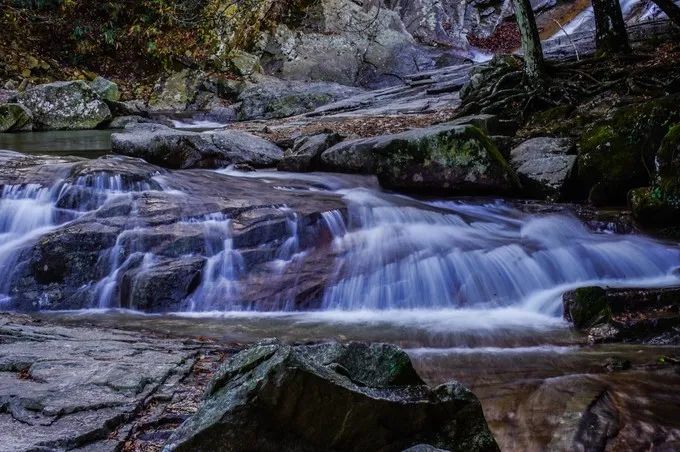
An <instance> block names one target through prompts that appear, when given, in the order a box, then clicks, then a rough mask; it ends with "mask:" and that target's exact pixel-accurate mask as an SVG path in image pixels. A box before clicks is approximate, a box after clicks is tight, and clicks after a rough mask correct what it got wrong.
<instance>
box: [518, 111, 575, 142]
mask: <svg viewBox="0 0 680 452" xmlns="http://www.w3.org/2000/svg"><path fill="white" fill-rule="evenodd" d="M574 110H575V108H574V106H573V105H560V106H557V107H553V108H550V109H548V110H545V111H541V112H538V113H535V114H533V115H532V116H531V118H530V119H529V122H528V123H527V125H526V127H525V128H524V131H523V133H522V136H524V137H530V136H545V135H550V136H553V135H555V136H562V137H564V136H571V135H573V133H574V130H576V129H578V128H580V127H582V126H583V122H584V118H583V117H581V116H579V115H574V114H573V113H574Z"/></svg>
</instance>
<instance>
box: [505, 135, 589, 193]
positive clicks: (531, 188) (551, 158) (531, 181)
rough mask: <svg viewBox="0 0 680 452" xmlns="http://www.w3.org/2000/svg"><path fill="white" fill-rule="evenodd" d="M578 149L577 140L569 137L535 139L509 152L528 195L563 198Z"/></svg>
mask: <svg viewBox="0 0 680 452" xmlns="http://www.w3.org/2000/svg"><path fill="white" fill-rule="evenodd" d="M575 152H576V149H575V147H574V142H573V141H572V140H570V139H568V138H550V137H539V138H532V139H530V140H527V141H525V142H524V143H522V144H520V145H519V146H517V147H516V148H514V149H513V150H512V151H511V152H510V164H511V165H512V166H513V167H514V168H515V170H516V171H517V174H518V175H519V177H520V179H521V180H522V182H523V184H524V186H525V189H526V190H527V194H529V195H532V196H549V197H553V198H560V197H563V196H564V195H565V194H566V191H567V189H568V183H569V181H570V177H571V176H572V173H573V169H574V165H575V164H576V155H575Z"/></svg>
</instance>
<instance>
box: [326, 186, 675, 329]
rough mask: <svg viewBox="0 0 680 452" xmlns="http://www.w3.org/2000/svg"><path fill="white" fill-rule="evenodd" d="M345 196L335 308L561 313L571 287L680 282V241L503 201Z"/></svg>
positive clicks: (334, 227) (337, 242) (330, 297)
mask: <svg viewBox="0 0 680 452" xmlns="http://www.w3.org/2000/svg"><path fill="white" fill-rule="evenodd" d="M344 196H345V199H346V200H347V202H348V205H349V215H348V217H349V218H348V222H347V224H344V223H343V222H342V221H341V220H340V219H339V217H338V215H327V216H326V217H325V219H326V221H327V223H328V225H329V226H328V227H329V229H330V230H331V231H333V232H334V236H335V238H334V241H333V246H334V249H335V252H336V253H337V254H338V255H339V256H340V257H339V258H338V264H337V271H336V275H335V277H334V281H333V283H332V284H331V285H329V287H328V289H327V290H326V292H325V294H324V299H323V307H324V309H327V310H366V309H368V310H394V309H434V310H436V309H452V308H496V307H508V306H513V307H521V308H523V309H526V310H528V311H532V312H537V313H544V314H548V315H553V316H554V315H559V314H560V313H561V303H560V297H559V296H560V295H561V293H562V292H563V291H566V290H568V289H570V288H574V287H579V286H585V285H610V286H619V287H620V286H635V285H642V286H647V285H652V286H657V285H659V286H663V285H672V284H677V283H678V281H679V276H678V265H679V263H680V252H679V251H678V249H677V248H676V247H674V246H671V245H666V244H663V243H660V242H656V241H654V240H651V239H648V238H645V237H642V236H635V235H620V234H612V233H607V232H604V233H597V232H594V231H591V230H588V229H587V228H586V227H585V226H584V225H583V224H582V223H581V222H580V221H578V220H577V219H576V218H574V217H572V216H569V215H565V214H542V215H531V214H525V213H522V212H521V211H519V210H517V209H516V208H513V207H511V206H510V205H509V204H507V203H505V202H502V201H497V202H490V203H483V204H476V203H466V202H460V201H436V202H429V203H418V202H414V201H413V200H410V199H408V198H403V197H392V199H389V198H386V197H384V196H380V195H378V194H376V193H374V192H370V191H366V190H349V191H344Z"/></svg>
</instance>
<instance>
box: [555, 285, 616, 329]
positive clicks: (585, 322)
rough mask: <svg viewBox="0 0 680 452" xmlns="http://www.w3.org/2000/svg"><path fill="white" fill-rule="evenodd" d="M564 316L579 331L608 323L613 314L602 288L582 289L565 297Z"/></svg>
mask: <svg viewBox="0 0 680 452" xmlns="http://www.w3.org/2000/svg"><path fill="white" fill-rule="evenodd" d="M564 316H565V317H566V319H567V320H570V321H571V322H572V323H573V324H574V326H575V327H576V328H578V329H585V328H590V327H593V326H595V325H600V324H604V323H608V322H609V321H610V320H611V317H612V313H611V308H610V306H609V304H608V303H607V292H606V291H605V289H603V288H602V287H582V288H580V289H576V290H573V291H571V292H568V293H566V294H565V295H564Z"/></svg>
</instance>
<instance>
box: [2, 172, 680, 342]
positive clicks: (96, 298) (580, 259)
mask: <svg viewBox="0 0 680 452" xmlns="http://www.w3.org/2000/svg"><path fill="white" fill-rule="evenodd" d="M95 162H96V161H95ZM105 162H109V163H111V162H113V163H114V164H113V165H109V166H105V165H104V163H97V164H96V165H94V167H93V168H92V169H89V167H87V166H85V167H82V168H81V167H78V168H79V169H78V171H77V172H74V171H73V170H71V173H75V174H71V173H69V172H68V171H65V170H64V169H63V168H56V169H55V173H54V174H53V175H52V177H51V178H50V179H49V180H50V182H49V183H45V184H14V185H5V186H4V187H3V189H2V192H1V195H0V196H1V197H0V267H1V268H2V269H3V273H2V277H1V278H0V292H1V293H2V294H3V296H2V300H3V305H4V306H6V307H9V308H11V307H12V306H13V305H12V300H13V298H14V297H16V295H20V294H16V292H17V290H18V289H16V287H17V284H18V283H19V282H20V281H25V280H26V275H27V274H28V275H29V276H30V275H32V274H35V273H36V272H37V273H39V274H41V275H42V273H40V272H41V271H43V273H44V274H45V275H44V276H40V278H42V280H48V282H49V281H52V280H54V281H60V279H59V278H62V276H59V275H53V273H50V272H52V271H58V270H59V268H60V267H59V264H58V263H55V262H52V261H44V260H41V259H42V258H41V256H42V255H43V254H44V253H46V252H50V248H49V247H48V248H47V250H46V251H45V250H44V249H43V248H41V246H42V245H41V243H43V242H45V238H47V237H49V238H50V239H49V240H47V242H46V243H55V245H51V246H57V247H59V246H61V245H59V240H60V239H59V236H58V235H57V236H54V234H57V233H59V232H60V231H63V230H68V231H69V233H70V234H71V235H69V236H67V237H73V236H74V235H73V234H75V237H80V236H79V235H78V234H82V232H80V228H85V229H84V230H86V231H88V232H87V234H88V235H83V236H82V239H84V240H85V242H84V243H83V244H82V247H85V248H83V249H82V250H81V244H80V242H78V241H76V242H74V244H73V245H71V246H73V247H74V249H73V250H64V252H65V253H71V252H72V253H75V254H76V258H75V259H81V258H80V257H78V256H80V254H83V255H84V256H85V257H86V258H87V259H89V261H88V262H90V263H89V264H87V267H83V270H84V271H85V273H87V274H88V275H91V276H86V277H85V276H84V277H80V279H78V278H79V276H80V275H75V276H74V277H72V280H73V281H75V282H73V283H70V282H69V280H68V279H67V280H65V282H64V283H63V284H72V285H75V284H77V287H70V288H69V287H67V286H64V288H65V289H70V290H72V293H73V295H70V297H72V298H74V299H77V300H79V301H78V303H77V304H76V306H77V307H85V308H91V309H118V308H125V309H139V310H142V311H146V312H149V311H151V312H168V311H174V312H185V313H193V314H196V315H203V316H205V315H223V314H224V313H238V312H244V313H247V314H248V315H252V316H257V315H261V313H276V312H278V313H281V315H282V316H286V315H290V314H295V313H302V312H307V313H308V314H309V316H310V319H311V320H313V321H315V319H320V318H323V319H325V321H332V322H335V321H337V322H340V323H347V322H350V323H351V322H352V321H356V322H357V323H366V322H369V323H370V322H375V321H378V322H379V321H381V320H382V319H390V322H392V323H395V322H396V323H398V319H399V317H400V316H404V318H405V319H409V318H413V319H418V321H417V322H418V323H420V324H428V323H429V324H431V326H432V328H433V329H438V328H440V326H441V325H444V324H445V325H448V327H452V326H453V325H456V328H458V329H465V328H466V325H475V327H476V328H478V329H481V330H486V329H502V328H503V327H504V326H503V325H505V326H506V327H508V328H511V329H513V328H516V327H517V325H518V324H524V325H532V328H533V327H538V326H537V325H539V324H543V325H545V326H546V327H547V328H553V327H554V326H555V324H556V323H555V322H561V311H562V304H561V295H562V293H563V292H565V291H567V290H570V289H573V288H576V287H580V286H588V285H607V286H615V287H633V286H640V287H662V286H670V285H677V284H680V275H679V271H678V267H679V266H680V249H679V248H678V247H677V246H676V245H674V244H670V243H664V242H661V241H657V240H654V239H651V238H648V237H645V236H642V235H636V234H618V233H614V232H613V231H612V230H610V229H608V228H607V227H604V228H600V229H593V228H592V227H588V226H586V225H585V224H584V223H583V221H581V220H580V219H578V218H577V217H576V216H575V215H574V214H572V213H570V211H569V210H568V209H567V208H553V207H550V206H544V208H543V209H538V210H537V211H532V210H531V208H529V207H527V206H522V205H521V204H520V203H513V202H509V201H504V200H420V199H415V198H412V197H408V196H401V195H396V194H391V193H386V192H383V191H381V190H380V189H378V188H377V187H376V185H375V182H374V181H372V180H370V179H367V178H359V177H356V176H342V175H328V174H321V173H318V174H304V175H300V174H292V173H283V172H276V171H255V172H241V171H236V170H234V169H230V168H227V169H223V170H217V171H199V172H196V171H193V172H187V173H186V175H184V173H181V174H180V173H176V175H175V176H171V175H168V174H155V175H154V173H150V174H149V175H147V176H143V177H142V176H140V175H139V174H137V175H135V174H128V173H123V172H120V171H116V170H115V166H116V165H115V162H117V161H116V160H105ZM78 164H79V165H80V163H78ZM102 165H104V166H102ZM100 168H107V169H106V170H101V169H100ZM45 171H49V169H44V170H41V172H45ZM213 178H217V179H214V180H213ZM202 180H205V181H207V182H209V183H211V184H216V185H214V186H215V187H217V186H222V185H223V184H225V183H229V184H233V186H234V187H240V186H242V185H243V186H244V187H246V185H244V184H264V185H252V186H250V185H249V186H250V187H251V188H253V187H254V188H256V189H258V190H263V189H265V188H266V190H268V191H267V193H270V194H269V195H264V198H267V197H271V198H272V199H262V200H260V197H259V196H258V197H257V202H258V204H257V205H255V206H254V207H253V206H251V203H252V201H245V200H239V196H245V195H244V194H240V195H239V194H238V193H239V192H235V193H236V195H235V198H236V199H234V200H232V201H230V204H228V207H220V205H221V204H220V203H223V198H220V197H217V198H211V197H210V193H211V192H210V191H209V190H208V191H206V192H205V193H204V192H203V191H202V190H205V188H204V187H203V184H202V183H201V181H202ZM211 186H212V185H211ZM263 187H264V188H263ZM244 190H246V191H247V190H249V189H247V188H244ZM244 193H245V192H244ZM274 195H276V196H274ZM309 196H312V197H309ZM274 198H276V199H274ZM305 200H308V201H305ZM309 200H315V201H314V202H320V203H321V204H318V206H317V207H315V208H313V209H307V211H306V210H305V208H304V207H301V206H304V202H309ZM282 201H283V202H282ZM329 203H331V204H333V205H338V206H339V205H342V206H344V207H342V208H326V207H324V206H325V205H327V204H328V205H331V204H329ZM50 240H52V242H50ZM55 240H56V242H55ZM78 240H80V239H78ZM90 242H92V244H90ZM100 242H101V244H99V243H100ZM93 247H94V248H93ZM58 249H60V248H57V250H58ZM78 253H80V254H78ZM88 253H89V254H88ZM92 253H94V254H92ZM64 257H65V259H66V260H67V261H68V259H70V258H71V256H69V255H66V256H64ZM35 262H37V263H35ZM78 262H80V261H76V264H78V265H81V264H79V263H78ZM38 265H44V269H41V268H39V267H38V268H37V269H36V266H38ZM51 267H56V270H51ZM39 282H40V281H39ZM42 287H47V288H49V287H52V286H45V285H43V286H42ZM164 291H167V292H168V293H167V294H165V293H160V292H164ZM54 296H60V297H62V298H61V299H59V300H62V299H63V293H62V291H58V292H55V295H53V294H52V292H45V293H44V294H43V295H42V296H41V301H40V306H38V308H40V309H42V307H43V306H51V303H52V300H53V299H54V298H51V297H54ZM60 302H62V303H68V299H67V300H66V301H65V302H64V301H60ZM482 318H483V320H482ZM441 319H446V320H445V321H444V323H443V324H442V323H441ZM485 322H486V323H488V325H487V324H485ZM489 322H491V323H489ZM407 323H408V322H407ZM437 325H440V326H437ZM442 327H443V326H442Z"/></svg>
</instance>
